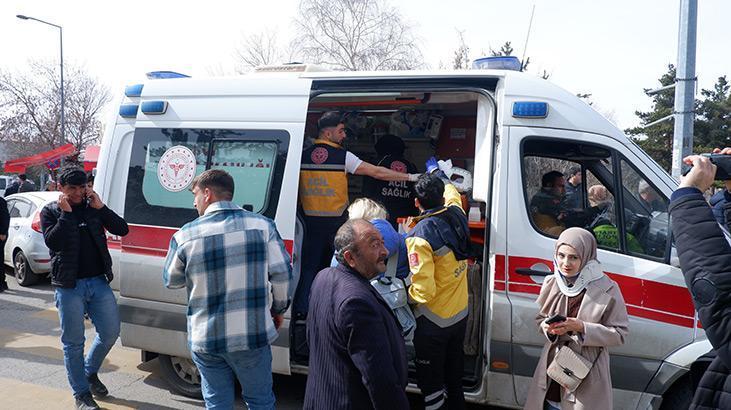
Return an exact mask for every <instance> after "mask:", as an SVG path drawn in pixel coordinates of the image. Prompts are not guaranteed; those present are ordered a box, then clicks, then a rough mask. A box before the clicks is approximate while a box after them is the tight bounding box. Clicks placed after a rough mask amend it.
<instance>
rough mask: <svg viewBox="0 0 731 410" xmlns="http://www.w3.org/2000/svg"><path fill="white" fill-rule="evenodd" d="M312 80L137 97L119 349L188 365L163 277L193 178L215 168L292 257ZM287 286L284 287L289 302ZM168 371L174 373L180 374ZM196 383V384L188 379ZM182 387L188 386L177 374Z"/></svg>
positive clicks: (179, 296) (261, 80)
mask: <svg viewBox="0 0 731 410" xmlns="http://www.w3.org/2000/svg"><path fill="white" fill-rule="evenodd" d="M310 86H311V80H308V79H300V78H297V77H294V76H292V75H281V74H280V75H277V74H254V75H250V76H244V77H240V78H218V79H216V78H214V79H195V78H182V79H169V80H154V81H149V82H147V83H146V84H145V85H144V89H143V90H142V93H141V94H142V95H141V100H140V107H139V113H138V114H137V121H136V124H135V131H134V137H133V138H132V139H131V143H130V144H129V147H126V145H125V146H123V148H125V147H126V148H125V149H127V150H129V151H128V154H126V155H128V156H129V166H128V167H127V169H126V172H125V175H124V179H121V178H120V180H119V181H118V183H123V184H125V187H124V217H125V219H126V220H127V221H128V223H129V226H130V233H129V235H127V236H125V237H124V238H122V240H121V257H120V271H121V275H120V276H121V278H120V299H119V305H120V315H121V319H122V335H121V337H122V343H123V344H124V345H125V346H130V347H136V348H139V349H142V350H144V351H147V352H154V353H162V354H165V355H168V356H171V357H173V358H177V359H176V360H178V361H177V362H176V363H179V360H180V359H181V358H182V359H183V360H185V358H188V357H189V356H190V353H189V351H188V346H187V338H186V305H187V295H186V291H185V289H179V290H170V289H166V288H165V287H164V286H163V283H162V268H163V263H164V260H165V257H166V255H167V250H168V245H169V242H170V238H171V236H172V235H173V234H174V233H175V232H176V231H177V230H178V229H179V228H180V227H181V226H182V225H184V224H185V223H187V222H189V221H192V220H193V219H195V218H196V217H197V216H198V214H197V212H196V210H195V209H194V207H193V196H192V195H191V193H190V192H189V188H190V182H191V181H192V178H193V177H194V176H195V175H199V174H200V173H201V172H203V171H204V170H206V169H211V168H216V169H224V170H226V171H228V172H229V173H230V174H231V175H233V177H234V180H235V193H234V199H233V200H234V202H236V203H237V204H238V205H241V206H243V207H244V208H248V209H250V210H252V211H254V212H258V213H260V214H263V215H265V216H267V217H269V218H271V219H273V220H274V221H275V222H276V225H277V229H278V230H279V233H280V234H281V236H282V238H283V240H284V242H285V245H286V247H287V250H288V251H289V252H290V254H293V256H294V258H296V257H297V255H296V254H295V253H294V252H293V240H294V236H295V218H296V203H297V184H298V175H299V168H300V156H301V150H302V143H303V135H304V125H305V116H306V112H307V104H308V101H309V96H310ZM295 286H296V278H295V280H294V281H293V282H292V288H291V289H290V293H293V290H294V287H295ZM288 328H289V321H288V320H285V322H284V324H283V325H282V328H281V329H280V331H279V332H280V335H279V338H278V339H277V340H276V341H275V342H274V345H273V351H272V353H273V363H272V367H273V370H274V371H275V372H278V373H286V374H288V373H289V371H290V368H289V347H288V346H289V333H288ZM185 368H186V366H182V365H181V366H177V367H176V369H178V370H179V369H185ZM194 376H195V375H194ZM180 377H181V379H183V381H185V380H188V381H189V380H194V381H195V380H197V377H192V378H191V377H187V376H186V375H184V374H181V375H180Z"/></svg>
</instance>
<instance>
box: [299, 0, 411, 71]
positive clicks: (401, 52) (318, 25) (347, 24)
mask: <svg viewBox="0 0 731 410" xmlns="http://www.w3.org/2000/svg"><path fill="white" fill-rule="evenodd" d="M386 1H387V0H302V2H301V3H300V6H299V14H298V16H297V18H296V19H295V26H296V28H297V32H298V35H297V38H296V40H295V41H296V44H297V45H298V47H299V49H300V50H301V52H302V56H303V57H304V58H305V59H307V60H308V61H312V62H314V63H317V64H323V65H326V66H329V67H332V68H333V69H336V70H352V71H355V70H409V69H414V68H418V67H420V66H422V65H423V63H422V55H421V51H420V50H419V47H418V46H417V45H416V39H415V36H414V34H413V33H412V29H411V26H410V25H409V24H407V23H406V22H405V21H404V20H403V19H402V18H401V15H400V14H399V12H398V11H397V10H396V9H395V8H394V7H391V6H389V5H388V4H387V3H386Z"/></svg>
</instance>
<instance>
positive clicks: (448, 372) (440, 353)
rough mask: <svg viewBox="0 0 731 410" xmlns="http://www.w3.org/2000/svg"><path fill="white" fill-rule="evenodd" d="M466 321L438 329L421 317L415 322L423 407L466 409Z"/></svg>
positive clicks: (415, 339) (417, 375)
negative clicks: (463, 386) (464, 383)
mask: <svg viewBox="0 0 731 410" xmlns="http://www.w3.org/2000/svg"><path fill="white" fill-rule="evenodd" d="M466 326H467V318H465V319H462V320H460V321H459V322H457V323H455V324H453V325H451V326H449V327H445V328H442V327H439V326H437V325H436V324H434V323H433V322H431V321H430V320H429V319H427V318H425V317H424V316H421V317H419V318H417V319H416V332H415V333H414V348H415V349H416V379H417V383H418V385H419V389H421V393H422V394H423V395H424V408H425V409H429V410H433V409H441V408H448V409H450V410H454V409H463V408H464V405H465V404H464V392H463V391H462V376H463V374H464V351H463V343H464V334H465V329H466ZM445 396H446V397H445Z"/></svg>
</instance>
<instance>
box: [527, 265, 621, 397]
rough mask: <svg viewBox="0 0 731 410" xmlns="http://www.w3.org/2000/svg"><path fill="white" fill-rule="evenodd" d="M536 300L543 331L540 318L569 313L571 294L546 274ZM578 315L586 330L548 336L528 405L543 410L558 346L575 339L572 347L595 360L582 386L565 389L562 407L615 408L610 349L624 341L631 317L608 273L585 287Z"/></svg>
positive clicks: (571, 344) (553, 277) (539, 319)
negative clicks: (560, 288)
mask: <svg viewBox="0 0 731 410" xmlns="http://www.w3.org/2000/svg"><path fill="white" fill-rule="evenodd" d="M536 303H538V305H540V311H539V312H538V316H536V322H537V323H538V325H539V327H538V329H539V331H541V332H543V331H542V330H540V323H541V322H542V321H543V320H545V319H546V318H547V317H550V316H552V315H554V314H556V313H561V314H563V315H566V310H567V307H568V306H567V303H568V297H567V296H565V295H564V294H563V293H561V291H560V290H559V288H558V284H556V278H555V276H548V277H546V279H545V281H544V282H543V287H542V288H541V293H540V294H539V295H538V299H537V300H536ZM577 317H578V318H579V319H580V320H582V321H583V322H584V330H585V332H584V333H583V334H582V335H579V336H577V335H574V336H568V335H563V336H560V337H559V338H557V339H556V338H555V336H554V339H556V340H554V341H551V339H550V338H549V337H548V335H545V336H546V339H547V341H546V344H545V345H544V346H543V352H542V353H541V358H540V359H539V361H538V366H537V367H536V371H535V373H534V374H533V381H532V382H531V387H530V389H529V390H528V398H527V399H526V402H525V407H524V408H525V409H526V410H542V409H543V402H544V399H545V397H546V391H547V389H548V386H549V381H550V378H549V377H548V376H547V374H546V370H547V369H548V364H550V363H551V361H552V360H553V356H554V354H555V350H556V347H558V346H560V345H563V344H564V343H565V342H566V341H569V340H570V341H572V342H571V343H570V344H569V346H571V348H572V350H574V351H576V352H577V353H579V354H581V355H582V356H584V357H585V358H587V359H589V360H592V361H593V360H594V359H595V358H596V357H597V354H598V355H599V358H598V359H597V360H596V363H595V364H594V367H592V369H591V371H590V372H589V374H588V375H587V376H586V378H585V379H584V380H583V381H582V382H581V385H580V386H579V387H578V388H577V389H576V391H574V393H569V392H567V391H566V390H564V389H561V390H562V391H561V409H562V410H571V409H576V410H581V409H592V410H601V409H611V408H612V380H611V377H610V375H609V352H608V351H607V349H606V348H604V349H603V348H602V347H610V346H620V345H622V344H624V341H625V338H626V337H627V333H628V326H629V319H628V317H627V308H626V306H625V305H624V298H622V293H621V292H620V290H619V286H618V285H617V284H616V283H615V282H614V281H613V280H611V279H609V277H607V276H606V275H605V276H603V277H602V278H601V279H597V280H595V281H593V282H590V283H589V284H588V285H587V286H586V293H585V294H584V299H583V300H582V302H581V306H580V307H579V314H578V315H577Z"/></svg>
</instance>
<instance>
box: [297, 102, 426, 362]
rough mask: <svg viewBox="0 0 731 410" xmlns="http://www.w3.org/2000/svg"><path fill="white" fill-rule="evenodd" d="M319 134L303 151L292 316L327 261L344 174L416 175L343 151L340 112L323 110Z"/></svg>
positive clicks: (300, 311) (344, 201) (338, 220)
mask: <svg viewBox="0 0 731 410" xmlns="http://www.w3.org/2000/svg"><path fill="white" fill-rule="evenodd" d="M317 128H318V133H319V134H318V137H317V138H316V139H315V140H314V143H313V144H312V146H310V147H309V148H307V149H305V150H304V151H303V152H302V165H301V170H300V185H299V199H300V207H301V208H300V211H301V212H302V214H303V215H304V224H305V233H304V240H303V244H302V252H301V253H300V254H301V255H302V264H301V272H300V278H299V282H298V285H297V290H296V292H295V296H294V304H293V307H292V309H293V311H294V314H295V318H296V319H304V318H305V317H306V315H307V309H308V305H309V295H310V287H311V286H312V281H313V279H314V278H315V275H316V274H317V272H319V271H321V270H322V269H324V268H325V267H327V266H329V265H330V258H331V257H332V254H333V251H334V250H333V239H334V238H335V232H337V230H338V228H339V227H340V226H341V225H342V224H343V223H344V222H345V221H346V219H347V215H346V212H345V210H346V209H347V207H348V203H349V200H348V174H354V175H364V176H368V177H371V178H375V179H378V180H383V181H416V179H417V178H418V174H408V173H403V172H397V171H394V170H391V169H389V168H386V167H381V166H376V165H372V164H369V163H368V162H365V161H363V160H361V159H360V158H358V157H357V156H355V155H354V154H353V153H351V152H349V151H346V150H345V149H344V148H343V147H342V146H341V144H342V142H343V140H344V139H345V137H346V135H345V124H344V123H343V119H342V116H341V115H340V113H338V112H334V111H330V112H326V113H324V114H323V115H322V117H320V119H319V120H318V122H317ZM298 329H299V330H300V331H302V333H304V331H303V329H304V326H302V325H301V324H300V325H299V326H298V324H297V323H295V335H294V338H295V341H294V343H295V351H298V350H300V348H298V347H297V343H298V342H299V341H304V340H305V338H304V334H302V335H298V334H297V332H298Z"/></svg>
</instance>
